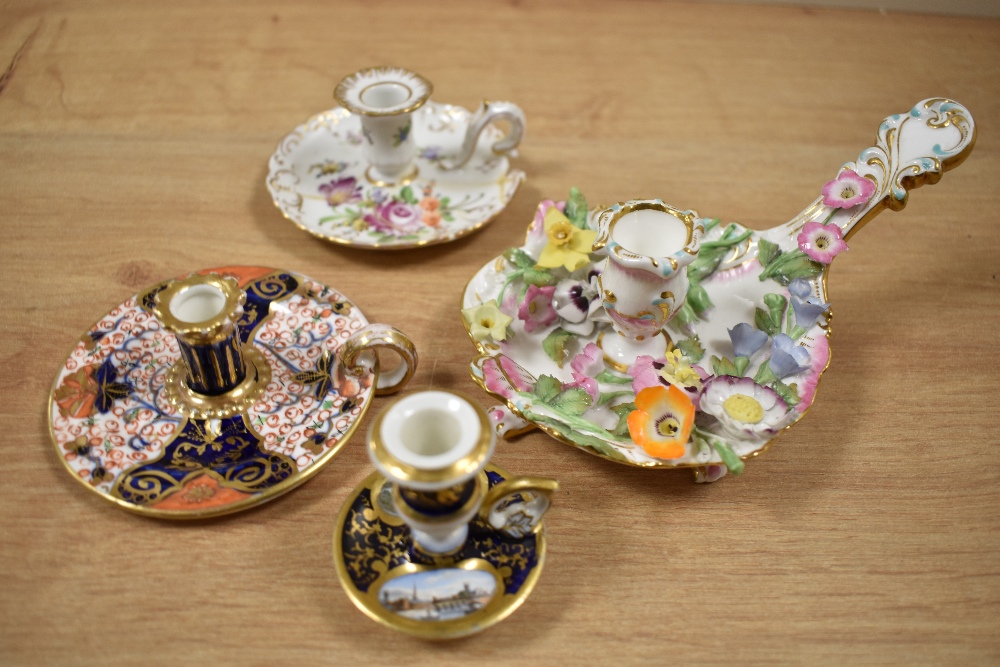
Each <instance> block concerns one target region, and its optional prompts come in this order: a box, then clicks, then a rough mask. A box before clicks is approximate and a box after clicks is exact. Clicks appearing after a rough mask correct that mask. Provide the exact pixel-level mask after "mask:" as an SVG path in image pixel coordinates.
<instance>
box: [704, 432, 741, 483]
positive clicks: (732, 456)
mask: <svg viewBox="0 0 1000 667" xmlns="http://www.w3.org/2000/svg"><path fill="white" fill-rule="evenodd" d="M709 442H710V443H711V445H712V447H713V448H714V449H715V451H717V452H718V453H719V458H721V459H722V462H723V463H725V464H726V467H727V468H729V472H731V473H733V474H734V475H739V474H740V473H741V472H743V460H742V459H740V457H738V456H737V455H736V452H734V451H733V450H732V449H730V447H729V445H727V444H726V443H724V442H720V441H718V440H710V441H709Z"/></svg>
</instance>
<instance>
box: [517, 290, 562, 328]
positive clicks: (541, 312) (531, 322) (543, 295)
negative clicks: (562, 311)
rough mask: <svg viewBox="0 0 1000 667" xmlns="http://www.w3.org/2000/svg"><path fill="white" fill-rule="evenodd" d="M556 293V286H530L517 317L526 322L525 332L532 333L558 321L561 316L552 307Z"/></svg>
mask: <svg viewBox="0 0 1000 667" xmlns="http://www.w3.org/2000/svg"><path fill="white" fill-rule="evenodd" d="M555 291H556V288H555V285H550V286H548V287H539V286H538V285H528V291H527V293H526V294H525V295H524V301H522V302H521V307H520V308H518V309H517V317H518V319H520V320H522V321H523V322H524V330H525V331H527V332H528V333H532V332H534V331H535V330H537V329H543V328H545V327H547V326H549V325H550V324H552V323H553V322H555V321H556V318H558V317H559V315H557V314H556V309H555V308H553V307H552V295H553V294H554V293H555Z"/></svg>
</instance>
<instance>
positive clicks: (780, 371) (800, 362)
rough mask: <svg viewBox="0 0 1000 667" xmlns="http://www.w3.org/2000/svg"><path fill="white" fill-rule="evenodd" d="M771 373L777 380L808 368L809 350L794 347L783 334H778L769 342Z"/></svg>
mask: <svg viewBox="0 0 1000 667" xmlns="http://www.w3.org/2000/svg"><path fill="white" fill-rule="evenodd" d="M769 365H770V367H771V373H773V374H774V377H776V378H778V379H779V380H780V379H781V378H783V377H787V376H789V375H792V374H794V373H798V372H800V371H804V370H806V369H807V368H809V350H807V349H806V348H804V347H802V346H801V345H796V344H795V341H793V340H792V339H791V338H789V337H788V336H787V335H785V334H778V335H777V336H775V337H774V340H773V341H771V361H770V364H769Z"/></svg>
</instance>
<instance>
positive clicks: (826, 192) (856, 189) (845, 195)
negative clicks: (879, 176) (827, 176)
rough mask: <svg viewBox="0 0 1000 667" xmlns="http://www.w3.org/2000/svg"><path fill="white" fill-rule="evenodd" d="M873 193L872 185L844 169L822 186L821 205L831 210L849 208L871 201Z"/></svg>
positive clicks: (865, 179)
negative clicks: (830, 207)
mask: <svg viewBox="0 0 1000 667" xmlns="http://www.w3.org/2000/svg"><path fill="white" fill-rule="evenodd" d="M874 192H875V184H874V183H872V182H871V181H869V180H868V179H867V178H864V177H862V176H858V174H857V172H854V171H851V170H850V169H845V170H844V171H842V172H840V174H838V175H837V178H835V179H833V180H832V181H827V183H826V185H824V186H823V203H824V204H826V205H827V206H832V207H833V208H851V207H853V206H857V205H858V204H863V203H865V202H866V201H868V200H869V199H871V196H872V194H873V193H874Z"/></svg>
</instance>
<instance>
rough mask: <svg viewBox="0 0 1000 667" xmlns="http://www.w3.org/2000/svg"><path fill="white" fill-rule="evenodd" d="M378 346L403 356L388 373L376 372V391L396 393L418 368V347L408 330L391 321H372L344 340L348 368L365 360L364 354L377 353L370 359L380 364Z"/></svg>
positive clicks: (343, 359)
mask: <svg viewBox="0 0 1000 667" xmlns="http://www.w3.org/2000/svg"><path fill="white" fill-rule="evenodd" d="M377 350H390V351H392V352H394V353H395V354H396V355H397V356H398V357H399V359H400V361H401V363H400V364H399V366H397V367H396V368H394V369H393V370H392V371H389V372H386V373H377V379H376V381H375V394H376V395H377V396H384V395H385V394H394V393H396V392H397V391H399V390H400V389H402V388H403V387H404V386H406V383H407V382H409V381H410V378H411V377H413V373H414V372H415V371H416V370H417V348H416V347H415V346H414V345H413V341H411V340H410V339H409V338H408V337H407V336H406V334H404V333H403V332H402V331H400V330H399V329H396V328H395V327H390V326H389V325H388V324H369V325H368V326H366V327H364V328H363V329H361V330H359V331H357V332H355V333H354V335H352V336H351V337H350V338H348V339H347V340H346V341H344V344H343V345H342V346H341V347H340V350H339V354H340V360H341V363H343V364H344V366H345V367H347V368H357V367H358V366H361V365H362V363H363V360H362V355H363V354H366V353H367V354H366V356H367V355H368V354H370V355H371V357H374V359H372V360H371V361H370V362H369V363H371V364H374V365H375V367H376V369H377V368H378V366H377V362H378V356H377V354H376V351H377Z"/></svg>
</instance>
